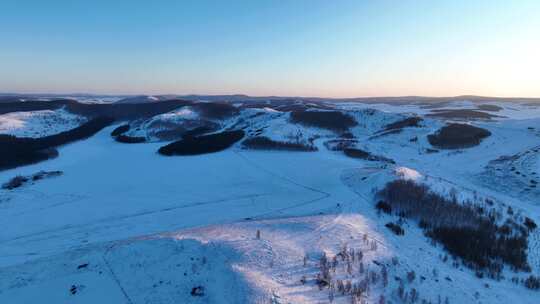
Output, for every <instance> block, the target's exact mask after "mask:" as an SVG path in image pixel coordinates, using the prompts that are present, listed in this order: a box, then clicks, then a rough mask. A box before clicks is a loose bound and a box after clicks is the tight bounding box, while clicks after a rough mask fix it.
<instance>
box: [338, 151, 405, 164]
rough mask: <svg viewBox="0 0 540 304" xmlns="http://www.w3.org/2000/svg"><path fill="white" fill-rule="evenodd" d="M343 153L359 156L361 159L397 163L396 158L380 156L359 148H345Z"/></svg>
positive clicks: (354, 156)
mask: <svg viewBox="0 0 540 304" xmlns="http://www.w3.org/2000/svg"><path fill="white" fill-rule="evenodd" d="M343 153H345V155H347V156H348V157H352V158H359V159H364V160H369V161H381V162H387V163H390V164H394V163H395V162H394V160H392V159H390V158H387V157H384V156H380V155H374V154H371V153H369V152H367V151H364V150H362V149H358V148H345V149H343Z"/></svg>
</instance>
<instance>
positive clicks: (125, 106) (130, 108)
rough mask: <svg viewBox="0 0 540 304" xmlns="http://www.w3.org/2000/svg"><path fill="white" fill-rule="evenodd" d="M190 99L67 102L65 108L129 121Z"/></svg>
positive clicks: (156, 113) (172, 107)
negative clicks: (108, 102)
mask: <svg viewBox="0 0 540 304" xmlns="http://www.w3.org/2000/svg"><path fill="white" fill-rule="evenodd" d="M190 104H191V102H190V101H185V100H166V101H159V102H153V103H140V104H135V103H112V104H85V103H78V102H74V103H69V104H67V105H66V107H65V109H66V110H67V111H69V112H71V113H73V114H78V115H82V116H85V117H88V118H96V117H103V116H106V117H111V118H114V119H115V120H117V121H129V120H135V119H142V118H149V117H152V116H155V115H158V114H162V113H166V112H170V111H172V110H175V109H178V108H181V107H183V106H186V105H190Z"/></svg>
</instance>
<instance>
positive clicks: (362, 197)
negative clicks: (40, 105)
mask: <svg viewBox="0 0 540 304" xmlns="http://www.w3.org/2000/svg"><path fill="white" fill-rule="evenodd" d="M499 105H500V106H501V107H503V110H501V111H499V112H497V113H496V114H497V115H501V116H506V118H501V119H495V120H493V121H481V122H478V121H475V122H472V123H474V124H477V125H480V126H482V127H484V128H487V129H489V130H490V131H491V132H492V134H493V135H492V136H490V137H489V138H487V139H486V140H484V141H483V142H482V144H481V145H479V146H477V147H473V148H468V149H462V150H450V151H444V150H441V151H439V152H438V153H428V152H426V151H427V149H429V148H431V146H430V145H429V143H428V142H427V139H426V135H428V134H431V133H433V132H434V131H435V130H437V129H438V128H439V127H441V126H442V125H444V121H441V120H435V119H426V120H425V121H424V122H423V123H422V127H419V128H406V129H404V130H403V131H402V132H400V133H398V134H389V135H386V136H378V137H373V136H372V135H373V134H375V133H376V132H378V131H380V130H381V129H382V128H383V127H384V126H385V125H386V124H388V123H390V122H394V121H397V120H400V119H402V118H403V117H406V115H407V113H415V114H419V115H423V114H427V113H428V112H429V109H426V108H425V107H422V106H420V105H401V106H396V105H385V104H369V105H367V104H350V103H347V104H340V105H339V107H340V108H343V109H347V110H348V111H349V113H350V114H351V115H353V116H354V117H355V118H356V119H357V121H358V122H359V125H358V126H357V127H355V128H353V130H352V133H353V134H354V135H355V136H356V137H357V139H358V140H359V144H358V146H359V147H361V148H363V149H366V150H368V151H370V152H372V153H375V154H377V155H383V156H385V157H388V158H391V159H393V160H395V161H396V165H395V166H389V165H387V164H382V163H378V162H369V161H363V160H358V159H352V158H347V157H346V156H344V155H343V154H342V153H341V152H334V151H328V150H327V149H326V148H325V147H324V145H323V143H324V141H325V140H328V139H331V138H333V137H335V134H333V133H332V132H330V131H327V130H320V129H316V128H306V127H302V126H298V125H294V124H291V123H289V122H288V120H287V117H288V116H287V115H288V114H287V113H280V112H275V111H273V110H269V109H260V110H257V109H248V110H244V111H243V113H242V115H243V117H244V118H245V117H253V118H252V120H251V124H250V125H249V126H247V128H248V132H253V131H254V130H262V131H261V132H262V133H261V134H263V135H265V136H268V137H271V138H274V139H278V140H284V139H291V138H300V139H301V140H304V141H305V140H313V141H314V144H315V145H316V146H317V148H318V150H319V151H318V152H277V151H250V150H245V149H242V148H241V147H240V145H237V146H234V147H233V148H231V149H228V150H226V151H223V152H219V153H214V154H207V155H200V156H189V157H163V156H160V155H158V154H157V153H156V151H157V149H158V148H159V147H160V146H161V145H163V143H159V142H158V143H146V144H141V145H128V144H121V143H117V142H115V141H114V140H113V139H112V138H111V137H110V135H109V133H110V132H111V130H112V129H113V128H114V127H110V128H107V129H104V130H103V131H101V132H99V133H98V134H96V135H95V136H93V137H91V138H89V139H87V140H85V141H80V142H76V143H73V144H70V145H67V146H64V147H62V148H60V149H59V150H60V157H58V158H56V159H53V160H49V161H46V162H42V163H39V164H35V165H30V166H25V167H20V168H17V169H12V170H8V171H3V172H0V181H2V182H3V181H7V180H8V179H10V178H12V177H13V176H15V175H18V174H20V175H30V174H33V173H35V172H38V171H40V170H61V171H63V172H64V174H63V175H62V176H61V177H58V178H54V179H46V180H42V181H39V182H36V183H35V184H32V185H28V186H24V187H21V188H18V189H15V190H11V191H7V190H0V214H2V215H1V218H2V221H0V303H40V302H45V303H246V302H247V303H328V302H329V297H328V290H327V289H323V290H320V289H319V287H318V286H317V285H316V284H315V277H316V275H317V273H318V271H319V266H318V260H319V258H320V257H321V255H322V254H323V252H324V253H325V254H326V255H327V256H328V257H329V258H331V257H333V256H335V255H336V254H338V253H339V252H340V250H342V248H343V247H344V246H347V248H350V249H351V248H352V249H355V250H357V251H359V250H361V251H362V252H363V253H364V257H363V265H365V267H366V270H364V272H363V273H361V272H360V268H359V267H360V266H359V265H360V264H359V263H356V264H353V265H352V270H351V271H348V270H347V269H346V267H345V265H344V264H340V266H338V267H337V270H336V274H335V276H336V277H338V278H341V279H343V280H349V281H351V282H352V283H353V284H354V283H358V282H359V281H360V280H362V279H363V278H364V276H365V273H369V271H372V272H376V273H380V271H381V265H385V267H387V269H388V272H389V278H390V279H389V282H388V285H387V286H383V284H382V282H381V281H380V280H379V281H378V283H376V284H373V286H372V289H371V290H370V292H369V293H368V294H367V295H366V297H365V298H364V300H366V301H367V302H369V303H372V302H377V301H379V300H380V296H381V295H384V297H385V299H386V300H387V301H391V302H393V303H399V302H400V300H399V299H398V296H397V289H398V286H399V281H398V280H397V278H400V279H401V280H405V278H406V276H407V273H408V272H411V271H412V270H414V271H415V273H416V279H415V280H413V281H411V282H405V289H406V290H408V291H411V290H412V289H413V288H414V289H415V290H417V291H418V292H419V295H420V297H419V298H420V299H425V300H426V301H430V302H431V303H438V301H439V300H440V301H441V303H442V302H444V301H445V299H446V298H448V301H449V303H537V302H538V297H539V294H538V292H536V291H531V290H528V289H525V288H524V287H523V286H522V285H517V284H514V283H512V282H510V278H511V277H512V276H514V275H517V276H519V277H520V278H523V277H524V276H525V275H526V274H523V273H518V274H514V273H513V272H510V271H509V270H508V271H506V272H505V273H504V274H505V276H506V278H505V279H503V280H501V281H495V280H491V279H487V278H483V279H480V278H477V277H476V276H475V274H474V272H473V271H471V270H469V269H467V268H465V267H463V266H460V267H457V268H456V267H454V266H452V264H451V262H450V261H448V262H444V261H443V259H442V256H443V255H444V254H445V252H444V250H443V249H442V248H440V246H434V245H432V244H430V241H429V240H428V239H427V238H426V237H424V236H423V234H422V231H421V230H420V229H419V228H418V227H417V226H416V224H415V223H414V222H409V223H405V225H404V227H405V229H406V233H405V235H404V236H396V235H394V234H393V233H392V232H390V231H389V230H388V229H387V228H386V227H385V226H384V225H385V224H386V223H387V222H389V221H391V220H392V218H391V217H390V216H387V215H379V214H377V212H376V210H375V208H374V207H373V205H374V200H373V193H374V191H375V189H380V188H381V187H382V186H383V185H384V184H385V183H386V182H387V181H389V180H391V179H394V178H407V179H414V180H421V181H422V182H425V183H428V184H430V185H431V186H432V187H433V188H434V189H435V190H437V191H439V192H441V193H447V192H448V191H450V190H451V189H452V188H455V189H458V190H459V193H461V195H462V197H460V199H466V198H467V197H472V196H480V197H489V198H490V199H493V200H494V201H495V202H496V203H497V204H504V206H512V207H513V208H514V209H515V210H516V212H522V213H523V214H525V215H527V216H529V217H531V218H533V219H534V220H535V221H536V222H540V210H539V208H540V205H538V204H537V201H538V198H539V197H540V195H539V193H537V192H535V190H534V189H532V190H529V191H523V184H527V183H530V181H529V179H530V178H534V175H533V174H532V173H535V172H536V173H537V174H538V173H540V172H539V171H538V166H539V165H538V155H537V154H536V153H537V152H538V149H537V148H536V147H537V146H538V145H539V143H538V141H539V139H540V137H539V134H538V133H537V132H536V131H535V130H536V129H530V128H531V127H533V128H537V126H539V125H540V124H539V122H540V113H538V112H537V111H536V110H534V111H533V110H530V111H528V110H527V109H528V108H527V107H529V106H527V105H516V104H510V105H506V104H499ZM445 106H446V107H448V108H458V107H473V106H475V105H474V104H473V103H466V102H464V103H455V104H449V105H445ZM368 108H370V109H373V108H375V109H377V110H376V111H372V110H367V109H368ZM514 109H515V110H514ZM535 109H536V108H535ZM259 112H261V113H263V114H259V115H257V116H256V117H255V116H254V114H255V113H259ZM33 113H36V112H33ZM7 115H12V114H5V115H2V116H0V119H7V117H8V116H7ZM29 115H30V116H32V114H29ZM164 115H165V116H162V117H159V118H157V117H156V119H169V118H170V119H174V120H178V119H180V120H182V119H196V118H197V117H195V116H193V113H190V112H189V111H188V109H183V110H182V109H180V110H179V111H177V112H175V113H169V114H164ZM20 119H21V120H23V121H24V120H25V119H26V118H20ZM233 124H234V121H228V122H224V125H226V126H230V125H233ZM28 125H32V126H34V125H36V124H35V123H32V124H23V125H21V126H20V127H19V129H20V130H21V131H20V132H23V133H12V134H32V132H30V133H24V132H28V131H26V130H27V129H26V128H25V127H24V126H28ZM68 129H69V128H68ZM10 130H11V129H10ZM10 132H11V131H10ZM413 137H417V138H418V140H417V141H411V138H413ZM535 149H536V151H535ZM525 151H531V152H527V153H525ZM512 155H517V157H515V158H511V161H512V164H510V165H506V164H503V166H505V168H506V167H511V166H516V167H519V168H520V169H519V170H520V171H521V172H523V174H526V175H527V176H523V177H522V176H521V175H520V176H518V177H515V178H514V179H515V180H513V182H512V183H507V181H508V178H497V176H496V175H494V174H491V173H490V172H491V171H490V170H492V169H491V167H490V162H491V161H493V160H496V159H499V158H500V157H501V156H512ZM516 159H517V160H516ZM491 164H493V163H491ZM521 168H523V169H521ZM508 171H510V169H508ZM505 172H506V171H505ZM501 206H502V205H501ZM539 240H540V238H539V237H538V232H534V233H533V234H532V235H531V237H530V244H529V248H530V252H529V260H530V264H531V266H532V268H533V269H532V272H533V274H535V275H539V274H540V263H539V260H540V252H539V250H540V246H538V244H539V243H538V242H539ZM304 277H305V279H304ZM198 286H202V287H204V295H203V296H198V295H192V291H193V288H196V287H198ZM334 302H336V303H350V298H349V297H348V296H342V295H340V294H336V295H335V299H334Z"/></svg>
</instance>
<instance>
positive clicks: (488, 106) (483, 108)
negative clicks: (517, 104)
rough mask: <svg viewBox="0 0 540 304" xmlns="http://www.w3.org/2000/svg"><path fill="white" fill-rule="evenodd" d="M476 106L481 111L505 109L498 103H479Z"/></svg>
mask: <svg viewBox="0 0 540 304" xmlns="http://www.w3.org/2000/svg"><path fill="white" fill-rule="evenodd" d="M476 108H477V109H478V110H481V111H489V112H499V111H500V110H502V109H503V108H502V107H499V106H497V105H492V104H481V105H478V106H477V107H476Z"/></svg>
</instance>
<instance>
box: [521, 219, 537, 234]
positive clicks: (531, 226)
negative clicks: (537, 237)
mask: <svg viewBox="0 0 540 304" xmlns="http://www.w3.org/2000/svg"><path fill="white" fill-rule="evenodd" d="M523 225H525V227H527V229H529V231H532V230H534V229H536V227H537V225H536V223H535V222H534V220H533V219H531V218H529V217H525V220H524V222H523Z"/></svg>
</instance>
